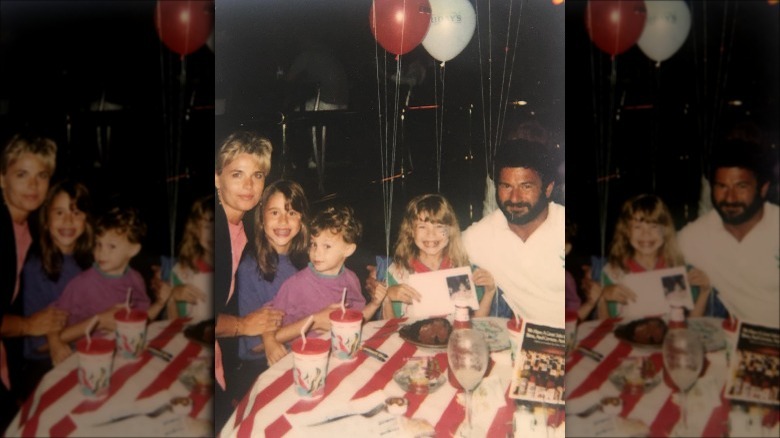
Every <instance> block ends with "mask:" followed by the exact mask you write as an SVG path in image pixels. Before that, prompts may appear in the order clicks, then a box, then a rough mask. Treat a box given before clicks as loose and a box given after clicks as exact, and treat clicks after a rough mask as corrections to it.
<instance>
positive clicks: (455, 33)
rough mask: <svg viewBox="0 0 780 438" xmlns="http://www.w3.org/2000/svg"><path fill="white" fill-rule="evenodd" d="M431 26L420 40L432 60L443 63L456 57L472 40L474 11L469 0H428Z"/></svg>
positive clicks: (474, 21)
mask: <svg viewBox="0 0 780 438" xmlns="http://www.w3.org/2000/svg"><path fill="white" fill-rule="evenodd" d="M428 1H429V3H430V5H431V26H430V27H429V28H428V33H427V34H426V35H425V38H424V39H423V40H422V45H423V47H425V50H427V51H428V53H429V54H430V55H431V56H433V58H434V59H437V60H439V61H442V62H445V61H449V60H450V59H452V58H454V57H456V56H458V54H460V52H462V51H463V49H465V48H466V46H467V45H468V44H469V41H471V37H472V36H473V35H474V28H475V27H476V26H477V14H476V13H475V12H474V6H472V5H471V3H470V2H469V1H468V0H428Z"/></svg>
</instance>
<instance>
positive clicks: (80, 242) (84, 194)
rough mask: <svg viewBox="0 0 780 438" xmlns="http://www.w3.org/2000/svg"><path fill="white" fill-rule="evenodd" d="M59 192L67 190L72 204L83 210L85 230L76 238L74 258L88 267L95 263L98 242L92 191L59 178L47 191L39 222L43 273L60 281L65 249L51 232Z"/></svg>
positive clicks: (81, 264)
mask: <svg viewBox="0 0 780 438" xmlns="http://www.w3.org/2000/svg"><path fill="white" fill-rule="evenodd" d="M60 193H65V194H66V195H68V197H69V198H70V207H71V208H74V209H76V210H79V211H81V212H82V213H84V216H86V217H85V219H84V232H83V233H81V236H79V237H78V238H77V239H76V244H75V247H74V248H73V258H74V259H75V260H76V264H77V265H79V267H80V268H81V269H87V268H89V267H90V266H91V265H92V261H93V257H94V256H93V254H92V247H93V245H94V243H95V230H94V226H93V221H94V218H93V217H92V202H91V201H90V197H89V190H87V187H86V186H85V185H84V184H81V183H78V182H73V181H68V180H65V181H60V182H58V183H57V184H55V185H54V186H52V188H51V189H49V193H47V194H46V199H44V201H43V205H42V206H41V208H40V209H39V210H38V224H39V227H40V236H41V237H40V251H41V264H42V265H43V272H44V273H45V274H46V277H47V278H48V279H49V280H51V281H58V280H59V278H60V274H61V273H62V261H63V254H62V251H60V249H59V248H58V247H57V245H55V244H54V240H53V239H52V238H51V233H50V232H49V215H50V212H49V210H50V209H51V205H52V203H53V202H54V198H56V197H57V195H59V194H60Z"/></svg>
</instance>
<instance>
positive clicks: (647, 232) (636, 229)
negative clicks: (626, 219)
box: [629, 216, 664, 256]
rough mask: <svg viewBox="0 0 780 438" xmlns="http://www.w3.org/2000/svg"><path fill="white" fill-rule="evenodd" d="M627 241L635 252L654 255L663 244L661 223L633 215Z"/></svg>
mask: <svg viewBox="0 0 780 438" xmlns="http://www.w3.org/2000/svg"><path fill="white" fill-rule="evenodd" d="M630 226H631V231H630V236H629V242H631V247H632V248H634V251H636V253H637V254H640V255H644V256H656V255H658V250H659V249H661V247H662V246H663V244H664V235H663V225H661V224H658V223H656V222H647V221H645V220H643V219H641V218H640V217H637V216H635V217H634V218H633V219H632V220H631V224H630Z"/></svg>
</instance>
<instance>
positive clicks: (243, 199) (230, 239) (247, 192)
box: [214, 131, 283, 430]
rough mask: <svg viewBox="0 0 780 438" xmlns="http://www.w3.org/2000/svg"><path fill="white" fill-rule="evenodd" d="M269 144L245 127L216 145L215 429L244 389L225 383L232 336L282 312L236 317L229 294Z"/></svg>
mask: <svg viewBox="0 0 780 438" xmlns="http://www.w3.org/2000/svg"><path fill="white" fill-rule="evenodd" d="M272 149H273V148H272V145H271V142H270V140H268V139H267V138H265V137H263V136H260V135H258V134H255V133H253V132H248V131H240V132H235V133H233V134H231V135H229V136H228V138H227V139H225V141H223V142H222V145H221V146H220V147H219V149H218V150H217V154H216V157H215V162H214V187H215V188H216V191H217V202H218V204H219V205H218V206H217V208H215V210H214V307H215V310H214V312H215V314H216V324H215V328H214V331H215V336H216V338H217V339H216V346H215V350H214V373H215V378H216V381H217V384H218V386H219V387H218V388H216V389H215V394H214V398H215V403H214V406H215V418H214V420H215V423H214V425H215V427H216V429H215V430H220V429H221V428H222V425H223V424H224V422H225V421H227V419H228V417H229V416H230V414H231V413H232V412H233V410H234V408H235V406H236V405H237V403H238V401H239V400H240V399H241V398H242V397H243V395H244V393H245V392H246V391H247V390H249V388H239V387H237V384H233V385H231V380H230V379H231V378H232V377H234V376H236V375H237V372H236V371H237V369H238V368H239V367H240V365H241V361H240V360H239V358H238V336H258V335H260V334H262V333H264V332H265V331H268V330H269V329H276V328H278V326H279V324H280V323H281V321H282V316H283V314H282V312H280V311H278V310H273V309H268V308H262V309H258V310H257V311H256V312H252V313H250V314H248V315H246V316H244V317H239V316H238V299H237V297H236V294H234V293H233V289H234V287H235V285H234V283H235V282H234V277H235V274H236V269H237V268H238V263H239V260H240V259H241V253H242V252H243V251H244V247H245V246H246V244H247V242H248V241H251V240H252V239H254V226H253V224H252V215H251V214H250V215H247V214H246V213H247V212H249V211H251V210H253V209H254V208H255V207H257V204H258V203H259V202H260V196H261V195H262V193H263V189H264V188H265V178H266V176H267V175H268V172H270V170H271V151H272Z"/></svg>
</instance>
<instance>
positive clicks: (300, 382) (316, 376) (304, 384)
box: [292, 338, 330, 398]
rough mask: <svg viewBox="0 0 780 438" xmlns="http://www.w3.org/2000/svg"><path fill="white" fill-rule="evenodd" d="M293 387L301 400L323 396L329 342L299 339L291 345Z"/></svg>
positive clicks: (325, 340)
mask: <svg viewBox="0 0 780 438" xmlns="http://www.w3.org/2000/svg"><path fill="white" fill-rule="evenodd" d="M292 353H293V386H294V387H295V392H296V393H297V394H298V395H299V396H301V397H303V398H320V397H322V396H323V395H324V394H325V376H327V374H328V357H329V355H330V341H328V340H327V339H307V340H306V346H305V347H304V346H303V340H302V339H301V338H298V339H296V340H295V341H294V342H293V344H292Z"/></svg>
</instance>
